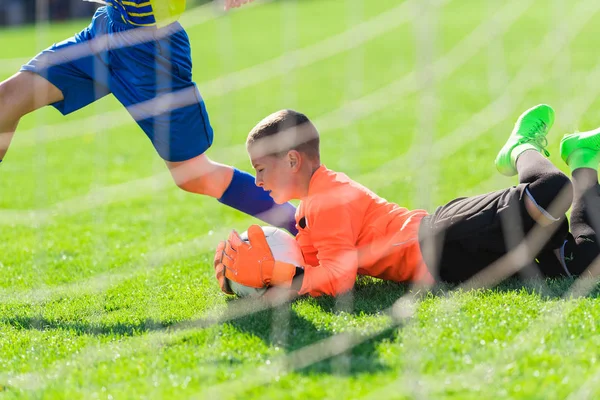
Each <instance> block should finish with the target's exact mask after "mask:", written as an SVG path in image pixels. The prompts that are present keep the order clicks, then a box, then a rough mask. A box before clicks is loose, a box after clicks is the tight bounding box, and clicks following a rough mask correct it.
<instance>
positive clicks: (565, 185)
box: [548, 172, 573, 214]
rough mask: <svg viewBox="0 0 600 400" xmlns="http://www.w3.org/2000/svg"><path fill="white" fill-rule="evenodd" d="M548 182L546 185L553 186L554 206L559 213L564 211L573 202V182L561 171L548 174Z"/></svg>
mask: <svg viewBox="0 0 600 400" xmlns="http://www.w3.org/2000/svg"><path fill="white" fill-rule="evenodd" d="M548 182H549V183H548V185H549V186H550V187H552V188H554V196H555V200H554V201H555V202H556V203H557V205H556V207H557V208H558V209H559V212H560V213H561V214H564V213H566V212H567V210H568V209H569V208H570V207H571V203H572V202H573V183H571V180H570V179H569V178H568V177H567V176H566V175H565V174H563V173H562V172H554V173H552V174H550V176H549V177H548Z"/></svg>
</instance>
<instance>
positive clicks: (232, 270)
mask: <svg viewBox="0 0 600 400" xmlns="http://www.w3.org/2000/svg"><path fill="white" fill-rule="evenodd" d="M248 239H249V241H250V243H246V242H244V241H243V240H242V239H241V238H240V236H239V235H238V234H237V232H236V231H232V232H231V234H230V235H229V239H228V240H227V242H226V244H225V250H224V252H223V253H224V254H223V256H222V258H221V263H222V264H223V265H224V270H225V272H224V275H225V277H227V278H228V279H231V280H232V281H235V282H237V283H239V284H241V285H244V286H249V287H254V288H262V287H265V286H283V287H288V288H289V287H291V286H292V279H294V275H295V274H296V266H295V265H292V264H288V263H285V262H281V261H275V259H274V258H273V253H271V249H270V248H269V244H268V243H267V238H266V237H265V233H264V232H263V230H262V228H261V227H260V226H258V225H252V226H251V227H250V228H248ZM221 288H223V287H221Z"/></svg>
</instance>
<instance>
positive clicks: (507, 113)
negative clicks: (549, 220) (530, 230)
mask: <svg viewBox="0 0 600 400" xmlns="http://www.w3.org/2000/svg"><path fill="white" fill-rule="evenodd" d="M420 3H423V2H420ZM599 16H600V4H598V2H597V1H595V0H585V1H576V2H569V1H566V0H564V1H560V0H556V1H552V2H547V1H541V0H535V1H529V0H525V1H523V0H513V1H505V2H493V1H475V0H467V1H458V0H448V1H445V2H443V4H437V3H436V2H432V3H431V4H430V5H429V7H428V8H423V7H420V8H415V7H414V6H411V4H410V3H407V4H404V5H403V4H402V2H400V1H396V0H379V1H367V0H319V1H310V0H298V1H276V2H272V3H268V4H259V5H256V6H252V7H248V8H247V9H244V10H241V11H236V12H233V13H230V14H228V15H220V16H219V15H215V14H214V13H213V9H211V8H200V9H197V10H195V11H192V14H191V16H190V17H189V18H186V19H185V20H184V21H183V22H184V25H185V26H186V27H187V28H188V33H189V35H190V38H191V43H192V48H193V56H194V65H195V66H194V68H195V69H194V77H195V79H196V81H197V82H198V84H199V87H200V90H201V92H202V93H203V96H204V97H205V99H206V102H207V106H208V108H209V113H210V116H211V118H212V124H213V126H214V128H215V143H214V145H213V147H212V148H211V149H210V151H209V153H208V154H209V155H210V156H212V157H213V158H215V159H218V160H220V161H222V162H227V163H231V164H234V165H235V166H237V167H240V168H243V169H245V170H250V165H249V163H248V161H247V158H246V155H245V152H244V147H243V143H244V139H245V137H246V134H247V132H248V130H249V129H250V128H251V127H252V126H254V124H255V123H256V122H257V121H258V120H260V119H261V118H262V117H263V116H265V115H267V114H268V113H271V112H272V111H275V110H278V109H281V108H295V109H298V110H299V111H302V112H304V113H306V114H307V115H309V117H311V118H312V119H314V120H315V122H316V124H317V125H318V126H319V127H320V128H321V130H322V147H323V149H322V151H323V160H324V163H325V164H326V165H327V166H328V167H329V168H333V169H337V170H343V171H344V172H346V173H347V174H348V175H350V176H351V177H353V178H355V179H356V180H358V181H359V182H361V183H363V184H365V185H367V186H369V187H371V188H372V189H374V190H375V191H377V192H378V193H379V194H380V195H382V196H384V197H386V198H387V199H388V200H391V201H395V202H397V203H399V204H401V205H403V206H406V207H410V208H416V207H422V208H427V209H429V210H433V208H434V207H435V206H436V205H438V204H442V203H443V202H445V201H449V200H451V199H453V198H455V197H457V196H463V195H470V194H476V193H479V192H485V191H489V190H492V189H499V188H502V187H504V186H506V185H510V184H513V183H514V182H515V181H514V180H512V179H508V178H503V177H499V176H498V174H497V173H496V172H495V168H494V165H493V159H494V157H495V155H496V152H497V150H498V149H499V148H500V146H502V144H503V143H504V141H505V139H506V137H507V135H508V133H509V132H510V130H511V129H512V125H513V123H514V121H515V120H516V118H517V117H518V115H519V114H520V113H521V111H522V110H524V109H526V108H529V107H530V106H532V105H534V104H537V103H541V102H545V103H549V104H551V105H553V106H554V107H555V109H556V111H557V121H556V124H555V127H554V129H553V131H552V132H551V134H550V136H549V140H550V146H549V150H550V151H551V153H552V157H551V158H552V160H553V161H555V162H556V163H557V165H559V166H560V168H562V169H563V170H565V171H566V167H565V166H564V165H563V164H561V163H560V157H559V155H558V142H559V139H560V137H561V136H562V134H563V133H566V132H569V131H573V130H587V129H592V128H595V127H596V126H598V125H600V116H599V114H598V112H597V110H599V109H600V101H599V100H598V99H599V98H600V96H598V95H599V94H600V84H599V82H600V69H598V66H600V58H599V56H598V51H597V46H596V45H595V44H594V43H596V42H597V40H596V39H595V38H597V37H598V36H599V35H600V25H599V24H597V23H596V22H595V20H597V18H598V17H599ZM86 24H87V21H76V22H71V23H67V24H55V25H52V26H39V27H38V28H37V29H35V28H32V27H28V28H20V29H8V30H7V29H5V30H1V31H0V48H1V49H2V52H1V55H0V57H1V58H0V78H1V79H4V78H6V77H8V76H9V75H10V74H12V73H13V72H14V71H15V69H16V68H18V65H19V63H20V62H22V61H26V60H27V58H29V57H31V56H33V55H34V54H35V53H36V52H37V51H39V50H41V49H43V48H45V47H47V46H49V45H50V44H52V43H54V42H57V41H60V40H62V39H64V38H66V37H68V36H71V35H72V34H73V33H75V32H77V31H79V30H80V29H82V28H83V27H84V26H85V25H86ZM427 32H429V33H427ZM273 60H275V61H273ZM424 65H427V68H424ZM424 71H429V73H430V74H431V75H430V76H427V75H426V73H425V72H424ZM432 99H433V101H432ZM107 115H109V116H110V118H107V117H106V116H107ZM103 116H104V118H103ZM0 173H1V174H0V175H1V179H0V193H1V196H0V225H2V226H1V229H0V243H2V245H1V246H0V398H6V399H11V398H44V399H46V398H66V399H75V398H101V399H107V398H108V399H117V398H207V399H225V398H244V399H246V398H257V399H265V398H270V399H286V398H327V399H345V398H352V399H363V398H364V399H370V398H373V399H381V398H402V399H404V398H419V399H428V398H432V399H437V398H451V399H489V398H511V399H564V398H572V399H578V400H579V399H585V398H589V399H593V398H598V397H600V352H599V350H598V349H600V334H599V333H600V322H599V321H600V305H599V304H598V299H597V295H598V291H597V290H594V291H592V292H591V293H590V294H588V295H587V296H584V297H582V298H577V299H565V298H563V297H562V296H563V295H564V293H566V291H567V289H568V287H569V285H570V284H571V283H572V282H571V281H548V282H536V283H521V282H509V283H505V284H503V285H501V286H500V287H498V288H494V289H492V290H479V291H471V292H454V291H452V288H446V287H440V288H436V290H435V291H434V292H433V293H431V294H425V293H410V292H408V293H407V291H408V289H407V288H405V287H403V286H400V285H396V284H391V283H385V282H380V281H375V280H370V279H365V280H361V281H360V282H359V283H358V285H357V289H356V291H355V293H354V297H353V299H352V298H345V299H342V301H340V302H338V303H336V301H335V300H334V299H331V298H320V299H312V298H301V299H299V300H297V301H295V302H293V303H292V304H288V305H285V306H281V307H279V308H277V309H274V310H265V311H260V312H256V313H252V314H250V315H243V316H237V317H232V318H226V319H227V321H226V322H222V319H223V318H225V317H227V316H228V315H230V314H228V312H229V311H230V310H231V309H232V308H234V307H235V306H236V304H237V303H235V302H231V301H229V299H227V298H226V296H224V295H222V294H221V292H220V291H219V289H218V286H217V283H216V281H215V280H214V278H213V268H212V266H211V262H212V256H213V249H214V246H215V245H216V243H217V241H218V240H219V239H221V238H222V237H224V235H225V234H226V233H227V232H228V231H229V230H230V229H232V228H235V229H237V230H244V229H246V228H247V226H248V225H249V224H250V223H251V222H252V221H253V220H252V219H250V218H247V217H244V216H243V215H241V214H239V213H236V212H234V211H231V210H229V209H227V208H225V207H223V206H221V205H220V204H218V203H217V202H216V201H214V200H211V199H209V198H203V197H200V196H196V195H192V194H188V193H184V192H183V191H181V190H179V189H177V188H176V187H175V185H174V184H172V183H171V180H170V177H169V176H168V174H167V172H166V169H165V167H164V164H163V163H162V162H161V160H160V159H159V158H158V156H157V155H156V154H155V152H154V150H153V148H152V146H151V144H150V142H149V141H148V140H147V139H146V137H145V136H144V134H143V132H142V131H141V130H140V129H139V128H138V127H137V125H136V124H135V123H134V122H133V121H132V120H131V119H130V118H129V116H128V115H127V113H126V111H125V110H123V109H121V108H120V106H119V104H118V103H117V101H116V100H115V99H114V98H105V99H103V100H101V101H99V102H97V103H96V104H94V105H91V106H89V107H87V108H86V109H84V110H81V111H79V112H77V113H74V114H72V115H70V116H68V117H62V116H61V115H60V114H59V113H58V112H57V111H55V110H54V109H52V108H49V107H48V108H46V109H43V110H40V111H39V112H36V113H34V114H32V115H29V116H27V117H26V118H24V119H23V120H22V122H21V125H20V126H19V131H18V134H17V135H16V136H15V139H14V141H13V144H12V147H11V150H10V152H9V155H8V157H7V158H6V159H5V161H4V162H3V163H2V166H1V167H0ZM405 294H408V295H409V296H408V297H409V298H414V299H416V300H417V301H418V302H417V305H416V313H415V316H414V317H413V318H411V319H408V320H406V321H405V323H404V324H402V325H401V326H400V327H393V326H392V320H391V318H390V317H389V316H388V315H387V314H386V313H383V312H382V311H383V310H385V309H387V308H388V307H390V306H392V304H393V303H394V301H395V300H396V299H398V298H400V297H401V296H402V295H405ZM238 305H239V304H238ZM339 334H345V335H342V336H341V338H342V339H340V340H338V341H334V339H332V338H337V337H338V336H336V335H339ZM348 338H351V339H352V340H355V341H356V342H357V345H356V346H352V349H351V350H349V351H345V352H342V354H341V355H337V356H334V357H331V358H326V357H324V356H323V355H324V354H327V351H328V350H331V349H332V345H331V343H332V341H334V343H343V339H348ZM323 358H325V359H323ZM569 396H570V397H569Z"/></svg>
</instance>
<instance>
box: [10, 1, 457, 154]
mask: <svg viewBox="0 0 600 400" xmlns="http://www.w3.org/2000/svg"><path fill="white" fill-rule="evenodd" d="M450 1H452V0H439V1H438V6H442V5H445V4H447V3H449V2H450ZM415 3H416V0H407V1H405V2H403V3H402V4H400V5H399V6H397V7H394V8H393V9H391V10H388V11H385V12H383V13H381V14H379V15H377V16H375V17H373V18H371V19H368V20H366V21H363V22H361V23H360V24H358V25H356V26H354V27H352V28H350V29H348V30H346V31H344V32H341V33H338V34H336V35H333V36H331V37H328V38H326V39H323V40H321V41H319V42H317V43H315V44H313V45H309V46H307V47H304V48H301V49H296V50H292V51H289V52H286V53H284V54H282V55H281V56H279V57H276V58H274V59H271V60H267V61H264V62H262V63H260V64H257V65H254V66H252V67H248V68H245V69H243V70H240V71H236V72H232V73H229V74H227V75H225V76H220V77H218V78H215V79H213V80H210V81H206V82H201V83H198V88H199V89H200V92H201V93H202V97H203V98H205V99H208V100H209V101H210V99H212V98H216V97H220V96H224V95H226V94H229V93H232V92H235V91H239V90H242V89H245V88H248V87H252V86H254V85H257V84H260V83H263V82H266V81H269V80H271V79H273V78H275V77H278V76H282V75H284V74H287V73H289V72H291V71H293V70H296V69H299V68H304V67H307V66H309V65H312V64H315V63H317V62H320V61H323V60H325V59H327V58H330V57H333V56H335V55H338V54H341V53H343V52H346V51H349V50H352V49H354V48H357V47H360V46H362V45H363V44H365V43H367V42H369V41H371V40H373V39H375V38H377V37H380V36H383V35H384V34H386V33H388V32H390V31H391V30H393V29H396V28H398V27H400V26H402V25H403V24H405V23H407V22H410V21H411V19H412V18H413V17H414V8H415V6H414V5H415ZM170 97H172V96H170V95H161V96H158V97H157V98H155V99H152V100H148V101H146V102H143V103H139V104H136V105H134V106H130V107H129V108H128V110H129V111H130V112H131V113H132V114H133V115H136V118H135V120H141V119H145V118H148V117H150V116H152V115H155V114H157V113H158V111H157V110H160V112H161V113H163V112H166V110H171V109H173V108H174V107H179V106H185V105H187V104H185V103H186V102H183V103H181V102H177V103H176V104H177V105H175V103H173V102H172V100H171V99H170ZM195 101H196V98H195V95H194V96H191V97H189V99H188V100H187V103H193V102H195ZM156 104H161V105H163V107H160V108H157V107H155V105H156ZM102 119H103V121H105V123H104V124H102V125H98V123H97V121H98V117H97V116H92V117H88V118H81V119H77V120H73V121H67V122H63V123H59V124H55V125H51V126H49V127H47V128H45V129H47V130H48V131H49V130H51V131H53V133H52V134H51V135H50V134H47V135H45V136H42V137H39V135H36V134H35V133H36V131H37V130H38V129H39V128H32V129H30V130H28V131H17V133H16V134H17V135H18V136H22V137H20V138H19V139H18V143H17V146H19V147H26V146H35V145H38V144H40V143H46V142H54V141H59V140H64V139H69V138H74V137H78V136H83V135H89V134H94V133H101V132H103V131H105V130H106V129H113V128H116V127H119V126H122V125H125V124H127V123H131V122H133V121H134V119H132V117H131V116H130V115H129V114H128V113H127V111H126V109H125V108H119V109H118V110H114V111H110V112H107V113H106V114H104V115H103V116H102ZM82 126H85V127H92V130H88V129H82Z"/></svg>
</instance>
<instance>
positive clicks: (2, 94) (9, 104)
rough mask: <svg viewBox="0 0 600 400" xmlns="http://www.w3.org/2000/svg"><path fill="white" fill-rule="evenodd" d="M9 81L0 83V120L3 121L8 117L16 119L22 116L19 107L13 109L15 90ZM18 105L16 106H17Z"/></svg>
mask: <svg viewBox="0 0 600 400" xmlns="http://www.w3.org/2000/svg"><path fill="white" fill-rule="evenodd" d="M13 86H14V84H13V83H12V81H11V80H10V79H7V80H5V81H3V82H0V118H2V119H4V118H5V117H7V116H9V115H15V114H20V115H15V116H16V117H17V118H20V117H22V116H23V113H22V112H20V110H19V108H20V107H18V106H17V107H15V97H16V96H15V89H14V87H13ZM17 105H18V104H17Z"/></svg>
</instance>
